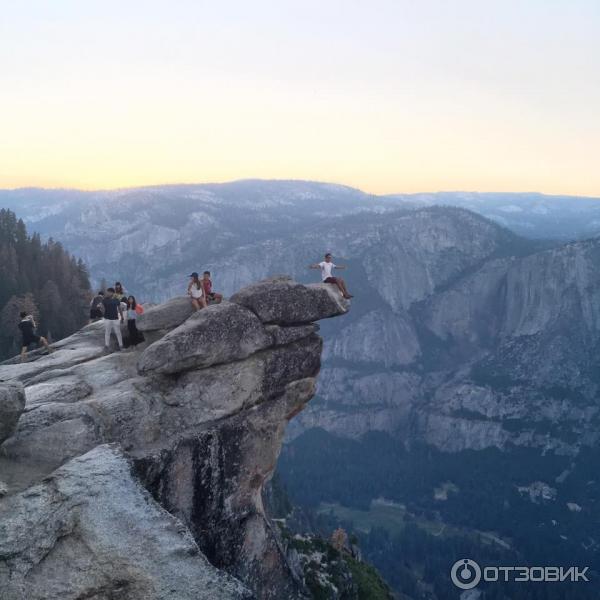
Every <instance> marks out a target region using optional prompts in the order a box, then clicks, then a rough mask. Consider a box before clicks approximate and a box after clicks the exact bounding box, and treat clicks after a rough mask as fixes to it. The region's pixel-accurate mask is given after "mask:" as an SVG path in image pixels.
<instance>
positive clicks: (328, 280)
mask: <svg viewBox="0 0 600 600" xmlns="http://www.w3.org/2000/svg"><path fill="white" fill-rule="evenodd" d="M337 282H338V281H337V277H328V278H327V279H323V283H337Z"/></svg>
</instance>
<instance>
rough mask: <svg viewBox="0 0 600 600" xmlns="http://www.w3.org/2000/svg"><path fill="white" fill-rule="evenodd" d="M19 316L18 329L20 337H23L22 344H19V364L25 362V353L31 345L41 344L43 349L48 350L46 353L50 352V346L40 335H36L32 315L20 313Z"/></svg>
mask: <svg viewBox="0 0 600 600" xmlns="http://www.w3.org/2000/svg"><path fill="white" fill-rule="evenodd" d="M19 316H20V317H21V322H20V323H19V329H20V330H21V335H22V336H23V342H22V343H21V362H22V361H23V360H25V354H26V353H27V350H28V349H29V346H30V345H31V344H38V345H40V344H41V345H43V346H45V348H46V349H47V350H48V353H50V352H52V350H51V348H50V344H48V340H47V339H46V338H45V337H42V336H41V335H37V333H36V332H35V321H34V320H33V315H29V314H27V313H26V312H25V311H22V312H21V313H20V315H19Z"/></svg>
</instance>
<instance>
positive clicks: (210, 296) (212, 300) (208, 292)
mask: <svg viewBox="0 0 600 600" xmlns="http://www.w3.org/2000/svg"><path fill="white" fill-rule="evenodd" d="M202 285H203V287H204V296H205V298H206V303H207V304H220V303H221V301H222V300H223V294H219V293H217V292H213V291H212V280H211V278H210V271H204V273H203V276H202Z"/></svg>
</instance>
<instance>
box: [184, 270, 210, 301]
mask: <svg viewBox="0 0 600 600" xmlns="http://www.w3.org/2000/svg"><path fill="white" fill-rule="evenodd" d="M190 278H191V279H190V283H189V285H188V295H189V296H191V297H192V306H193V307H194V310H200V309H201V308H206V295H205V294H204V286H203V285H202V282H201V281H200V279H199V277H198V273H196V271H194V272H193V273H192V274H191V275H190Z"/></svg>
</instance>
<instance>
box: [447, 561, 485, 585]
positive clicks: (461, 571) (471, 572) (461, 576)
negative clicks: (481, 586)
mask: <svg viewBox="0 0 600 600" xmlns="http://www.w3.org/2000/svg"><path fill="white" fill-rule="evenodd" d="M450 577H451V578H452V583H453V584H454V585H455V586H456V587H458V588H460V589H461V590H470V589H472V588H474V587H475V586H476V585H477V584H478V583H479V582H480V581H481V567H480V566H479V565H478V564H477V563H476V562H475V561H474V560H471V559H470V558H461V559H460V560H457V561H456V562H455V563H454V564H453V565H452V569H451V571H450Z"/></svg>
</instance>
